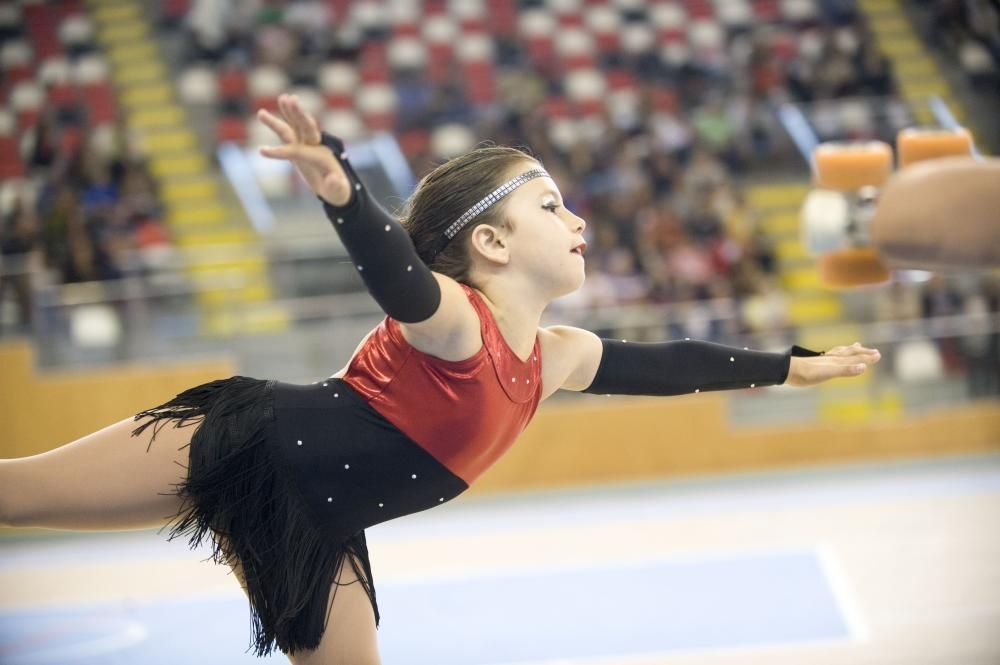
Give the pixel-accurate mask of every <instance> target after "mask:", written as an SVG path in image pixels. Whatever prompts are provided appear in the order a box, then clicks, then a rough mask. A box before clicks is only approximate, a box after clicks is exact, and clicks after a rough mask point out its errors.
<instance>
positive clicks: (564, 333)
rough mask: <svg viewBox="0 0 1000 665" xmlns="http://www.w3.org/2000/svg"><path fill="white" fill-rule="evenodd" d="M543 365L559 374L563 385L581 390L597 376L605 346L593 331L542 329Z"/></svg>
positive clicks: (540, 342) (564, 328)
mask: <svg viewBox="0 0 1000 665" xmlns="http://www.w3.org/2000/svg"><path fill="white" fill-rule="evenodd" d="M538 342H539V347H540V348H541V350H542V361H543V362H544V363H545V365H543V367H545V368H547V369H548V370H551V372H552V373H553V374H554V375H555V376H556V377H557V382H558V385H559V387H560V388H562V389H564V390H575V391H580V390H583V389H584V388H586V387H587V386H589V385H590V384H591V383H593V381H594V377H595V376H596V375H597V368H598V366H599V365H600V363H601V355H602V353H603V350H604V347H603V343H602V342H601V338H600V337H598V336H597V335H596V334H594V333H592V332H590V331H589V330H584V329H583V328H574V327H573V326H563V325H555V326H549V327H547V328H539V329H538Z"/></svg>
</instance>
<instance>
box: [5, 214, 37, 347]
mask: <svg viewBox="0 0 1000 665" xmlns="http://www.w3.org/2000/svg"><path fill="white" fill-rule="evenodd" d="M37 248H38V218H37V215H36V214H35V212H34V210H32V208H31V206H30V205H26V204H25V202H24V198H23V195H22V196H19V197H18V198H17V201H16V203H15V204H14V209H13V210H12V211H11V213H10V214H9V215H7V217H6V219H5V220H4V223H3V228H2V229H0V307H2V306H3V302H4V298H5V296H6V294H7V291H8V289H10V290H12V291H13V294H14V304H15V309H16V311H17V319H16V320H15V322H14V329H15V330H20V331H25V332H27V331H29V330H30V329H31V323H32V301H31V275H30V274H29V270H30V268H31V264H32V263H33V260H34V259H35V257H36V256H37ZM0 321H2V319H0Z"/></svg>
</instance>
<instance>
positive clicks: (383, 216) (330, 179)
mask: <svg viewBox="0 0 1000 665" xmlns="http://www.w3.org/2000/svg"><path fill="white" fill-rule="evenodd" d="M278 105H279V108H280V109H281V112H282V116H283V119H282V118H278V117H277V116H275V115H273V114H271V113H269V112H268V111H266V110H263V109H262V110H261V111H260V112H259V114H258V115H259V117H260V119H261V121H263V122H264V123H265V124H266V125H267V126H268V127H270V128H271V129H272V130H274V132H275V133H276V134H278V136H280V137H281V139H282V140H283V141H284V142H285V145H281V146H277V147H265V148H261V154H262V155H264V156H265V157H271V158H274V159H287V160H289V161H291V162H292V163H293V164H294V165H295V166H296V168H298V170H299V172H300V173H302V175H303V177H304V178H305V180H306V182H307V183H308V184H309V186H310V188H312V190H313V191H314V192H315V193H316V195H317V196H318V197H319V198H320V200H321V201H322V203H323V210H324V211H325V212H326V215H327V217H328V218H329V220H330V223H331V224H332V225H333V228H334V229H336V231H337V234H338V235H339V236H340V239H341V241H342V242H343V243H344V247H345V248H346V249H347V252H348V254H349V255H350V257H351V260H352V262H353V263H354V266H355V268H356V269H357V271H358V274H359V275H361V278H362V280H363V281H364V283H365V286H366V287H368V291H369V292H370V293H371V294H372V297H373V298H375V301H376V302H377V303H378V304H379V306H380V307H381V308H382V310H383V311H384V312H385V313H386V314H388V315H389V316H391V317H392V318H394V319H396V320H397V321H400V322H403V323H416V322H421V321H425V320H427V319H429V318H431V316H432V315H434V314H435V313H436V312H438V309H439V307H440V305H441V287H440V285H439V283H438V279H436V278H435V275H434V273H432V272H431V270H430V269H429V268H428V267H427V265H426V264H424V262H423V261H422V260H421V259H420V257H419V256H418V255H417V251H416V248H415V247H414V245H413V241H412V239H411V238H410V236H409V234H408V233H407V232H406V229H404V228H403V226H402V224H400V223H399V222H398V221H397V220H396V218H395V217H393V216H392V215H390V214H389V213H388V212H386V210H385V209H384V208H383V207H382V206H381V205H379V203H378V202H377V201H376V200H375V199H374V198H372V196H371V194H369V192H368V189H367V188H366V187H364V185H363V184H362V182H361V180H360V179H359V178H358V175H357V173H356V172H355V171H354V168H353V167H352V166H351V165H350V162H349V161H348V158H347V153H346V152H345V150H344V143H343V142H342V141H341V140H340V139H338V138H336V137H333V136H330V135H329V134H324V133H321V132H320V131H319V128H318V127H317V125H316V121H315V120H314V119H313V118H312V116H310V115H309V114H307V113H306V112H305V111H303V110H302V109H301V108H300V107H299V106H298V103H297V100H296V99H295V98H294V97H292V96H290V95H282V96H280V97H279V99H278ZM463 300H464V298H463ZM445 314H447V313H445ZM435 318H442V319H444V318H446V317H445V316H441V317H435ZM456 318H457V317H456ZM443 323H446V322H443Z"/></svg>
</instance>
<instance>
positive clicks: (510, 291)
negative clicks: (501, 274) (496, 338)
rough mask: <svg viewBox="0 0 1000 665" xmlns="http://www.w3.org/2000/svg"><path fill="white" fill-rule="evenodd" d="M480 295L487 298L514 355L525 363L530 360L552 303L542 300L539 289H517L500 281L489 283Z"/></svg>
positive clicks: (487, 303) (480, 289)
mask: <svg viewBox="0 0 1000 665" xmlns="http://www.w3.org/2000/svg"><path fill="white" fill-rule="evenodd" d="M476 291H478V292H479V293H480V294H481V295H482V296H483V300H484V301H485V302H486V306H487V307H489V308H490V312H492V314H493V318H494V319H496V322H497V327H498V328H500V333H501V334H502V335H503V338H504V339H505V340H506V341H507V345H508V346H510V348H511V350H512V351H513V352H514V354H515V355H516V356H517V357H518V358H519V359H521V360H526V359H528V358H530V357H531V351H532V349H533V348H534V346H535V337H536V336H537V335H538V328H539V326H540V325H541V321H542V312H544V311H545V308H546V307H547V306H548V304H549V301H548V300H546V299H544V298H542V297H540V296H539V295H538V292H537V290H535V289H531V288H524V287H519V288H514V287H512V285H510V284H506V283H503V282H501V281H500V280H487V281H486V282H485V283H484V284H483V285H482V288H477V289H476Z"/></svg>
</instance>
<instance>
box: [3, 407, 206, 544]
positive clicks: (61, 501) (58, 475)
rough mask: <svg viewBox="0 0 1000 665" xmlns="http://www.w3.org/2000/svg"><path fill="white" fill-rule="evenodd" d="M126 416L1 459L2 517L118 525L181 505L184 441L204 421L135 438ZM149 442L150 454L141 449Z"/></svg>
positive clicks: (150, 519)
mask: <svg viewBox="0 0 1000 665" xmlns="http://www.w3.org/2000/svg"><path fill="white" fill-rule="evenodd" d="M145 418H148V416H147V417H144V418H140V419H139V420H138V421H136V420H134V419H133V417H131V416H130V417H128V418H125V419H124V420H121V421H119V422H117V423H114V424H113V425H108V426H107V427H105V428H104V429H101V430H98V431H97V432H94V433H93V434H89V435H87V436H85V437H83V438H82V439H78V440H76V441H73V442H72V443H68V444H66V445H64V446H60V447H59V448H56V449H54V450H50V451H48V452H44V453H40V454H38V455H32V456H30V457H20V458H16V459H5V460H0V523H3V524H7V525H9V526H25V527H45V528H50V529H79V530H108V531H121V530H129V529H145V528H153V527H160V526H163V525H164V524H165V523H166V522H167V521H168V520H169V519H170V518H171V517H173V516H174V515H175V514H176V513H177V512H178V511H179V509H180V507H181V503H182V500H181V499H180V498H179V497H178V496H176V495H175V494H173V493H172V492H173V491H174V489H175V488H174V485H176V484H177V483H179V482H181V481H182V480H183V479H184V478H186V477H187V461H188V444H189V443H190V441H191V436H192V435H193V434H194V433H195V431H196V430H197V429H198V425H199V424H200V422H201V419H194V420H188V421H186V422H185V423H184V427H180V428H178V427H175V426H174V425H176V423H177V422H178V421H170V422H167V423H165V424H164V425H163V426H162V427H160V431H159V432H158V433H157V434H156V440H155V441H153V443H152V445H151V446H150V438H151V437H152V436H153V429H154V427H155V426H153V425H151V426H149V427H147V428H146V429H145V430H144V431H143V433H142V434H140V435H139V436H135V437H133V436H132V430H133V429H135V428H136V427H137V426H139V425H140V424H141V423H142V422H144V420H145ZM147 447H148V448H149V452H147V451H146V449H147Z"/></svg>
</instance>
